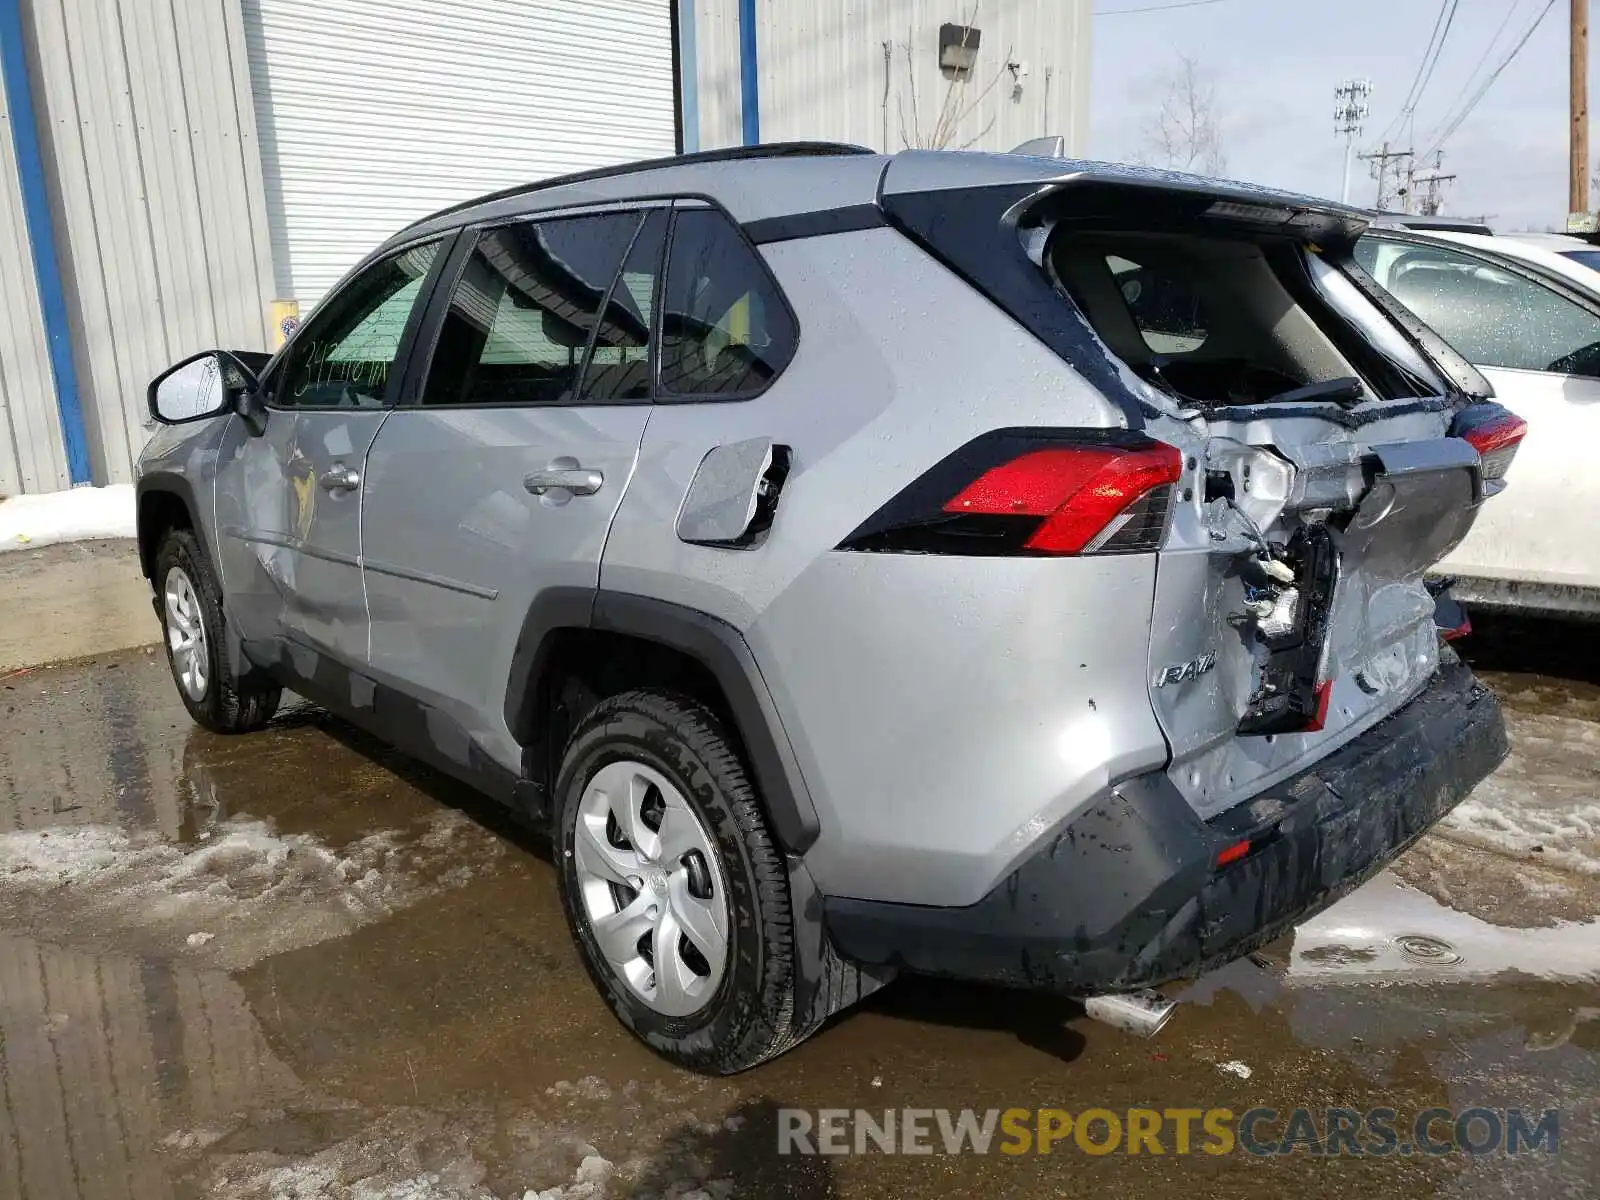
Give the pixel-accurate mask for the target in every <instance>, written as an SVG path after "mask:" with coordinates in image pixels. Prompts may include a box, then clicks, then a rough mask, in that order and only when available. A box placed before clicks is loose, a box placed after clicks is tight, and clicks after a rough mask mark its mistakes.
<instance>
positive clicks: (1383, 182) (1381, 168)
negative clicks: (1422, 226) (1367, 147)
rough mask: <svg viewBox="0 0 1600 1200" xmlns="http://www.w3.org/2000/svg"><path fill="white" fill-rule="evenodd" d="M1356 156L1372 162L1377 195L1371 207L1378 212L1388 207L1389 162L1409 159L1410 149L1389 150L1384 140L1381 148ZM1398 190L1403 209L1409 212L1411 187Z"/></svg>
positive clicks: (1363, 160)
mask: <svg viewBox="0 0 1600 1200" xmlns="http://www.w3.org/2000/svg"><path fill="white" fill-rule="evenodd" d="M1358 157H1359V158H1360V159H1361V161H1362V162H1368V163H1371V164H1372V174H1373V177H1374V178H1375V179H1376V180H1377V181H1378V197H1377V199H1376V200H1375V201H1374V202H1373V205H1372V207H1373V208H1375V209H1377V210H1378V211H1379V212H1384V211H1386V210H1387V209H1388V207H1389V169H1390V168H1389V164H1390V163H1391V162H1393V163H1399V162H1401V161H1403V160H1407V159H1409V158H1410V157H1411V151H1410V150H1391V149H1389V143H1388V142H1385V143H1384V144H1383V149H1382V150H1374V151H1372V152H1371V153H1370V154H1362V155H1359V156H1358ZM1399 191H1400V193H1401V195H1400V199H1402V200H1404V201H1405V204H1406V208H1405V211H1406V212H1410V211H1411V189H1410V188H1406V187H1403V188H1400V189H1399Z"/></svg>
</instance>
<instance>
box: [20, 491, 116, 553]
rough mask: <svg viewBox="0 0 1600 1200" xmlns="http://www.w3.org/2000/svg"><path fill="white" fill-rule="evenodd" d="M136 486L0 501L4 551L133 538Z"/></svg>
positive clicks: (41, 493)
mask: <svg viewBox="0 0 1600 1200" xmlns="http://www.w3.org/2000/svg"><path fill="white" fill-rule="evenodd" d="M134 526H135V519H134V503H133V485H132V484H131V483H114V484H112V485H111V486H110V487H98V488H97V487H81V488H73V489H71V490H70V491H66V492H39V493H37V494H34V495H29V496H12V497H11V498H10V499H9V500H3V501H0V550H19V549H23V548H29V549H31V548H33V547H36V546H49V545H53V544H54V543H56V542H77V541H83V540H86V539H88V538H131V537H133V536H135V528H134Z"/></svg>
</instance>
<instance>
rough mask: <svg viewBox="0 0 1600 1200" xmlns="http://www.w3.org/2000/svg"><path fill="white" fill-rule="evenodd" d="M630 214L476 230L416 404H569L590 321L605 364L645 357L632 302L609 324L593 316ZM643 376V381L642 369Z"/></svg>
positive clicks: (633, 231)
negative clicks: (622, 322) (621, 321)
mask: <svg viewBox="0 0 1600 1200" xmlns="http://www.w3.org/2000/svg"><path fill="white" fill-rule="evenodd" d="M640 221H641V217H640V214H638V213H603V214H597V215H594V216H582V217H561V218H554V219H551V220H545V221H525V222H520V223H518V224H516V225H508V226H505V227H504V228H501V229H492V230H489V231H487V232H485V233H484V234H483V235H482V237H480V238H479V240H478V245H477V247H476V248H475V249H474V250H473V252H472V256H471V258H470V259H469V260H468V261H467V264H466V266H465V268H464V269H463V271H462V274H461V279H460V281H459V282H458V283H457V284H456V287H455V291H454V293H453V294H452V296H451V299H450V308H449V311H448V312H447V313H446V315H445V318H444V323H443V326H442V327H441V329H440V332H439V341H438V346H437V348H436V349H435V350H434V355H433V365H432V367H431V368H430V370H429V372H428V383H427V387H426V389H425V390H424V392H423V398H422V402H423V404H425V405H502V404H569V403H572V402H573V400H574V399H575V397H576V396H577V393H578V381H579V377H580V374H581V372H582V370H583V364H584V360H585V356H586V353H587V351H588V349H589V346H590V343H591V340H592V339H593V337H594V335H595V333H596V331H597V330H598V331H599V332H600V333H601V334H602V335H604V339H605V341H606V343H607V348H606V354H607V356H608V362H609V365H621V363H622V362H623V355H625V354H627V353H628V352H629V351H632V352H633V353H634V357H632V358H629V359H627V360H626V361H627V362H628V363H629V364H630V365H635V364H637V363H639V362H647V361H648V334H647V329H648V321H647V320H645V321H644V324H643V327H641V326H640V324H639V319H640V318H641V317H642V314H641V313H639V312H638V310H637V306H635V309H634V311H632V312H630V313H628V314H627V315H628V316H629V317H630V318H632V320H631V321H629V322H627V323H626V325H627V327H626V328H625V329H623V330H621V331H620V332H619V331H618V329H617V326H618V320H617V319H616V305H615V304H613V305H612V306H611V307H610V308H608V309H607V310H606V315H605V318H604V319H602V317H601V309H602V306H603V305H605V302H606V298H607V296H608V295H609V294H610V293H611V290H612V282H613V280H614V279H615V278H616V276H617V272H618V268H619V267H620V266H621V265H622V260H623V257H624V256H625V255H626V254H627V253H628V251H629V249H630V247H631V246H632V245H633V243H634V241H635V238H636V235H637V234H638V233H639V226H640ZM643 383H644V384H645V386H646V387H648V373H647V370H646V371H645V373H644V375H643Z"/></svg>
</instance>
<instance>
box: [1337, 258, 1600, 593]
mask: <svg viewBox="0 0 1600 1200" xmlns="http://www.w3.org/2000/svg"><path fill="white" fill-rule="evenodd" d="M1357 254H1358V256H1363V255H1364V261H1363V265H1368V264H1370V265H1368V270H1369V271H1371V272H1372V273H1373V276H1374V278H1376V279H1377V280H1378V282H1379V283H1381V284H1383V285H1384V286H1385V287H1386V288H1388V290H1389V291H1390V292H1391V293H1392V294H1393V295H1394V296H1395V298H1396V299H1398V300H1400V301H1401V303H1403V304H1405V305H1406V307H1408V308H1409V309H1411V311H1412V312H1414V313H1416V314H1417V316H1419V317H1421V318H1422V319H1423V320H1424V321H1426V322H1427V323H1428V324H1429V325H1431V326H1433V328H1434V329H1435V330H1436V331H1437V332H1438V333H1439V334H1440V335H1441V336H1442V337H1443V338H1444V339H1445V340H1446V341H1447V342H1449V343H1450V344H1451V345H1452V346H1454V347H1455V348H1456V349H1457V350H1458V351H1460V352H1461V354H1462V356H1463V357H1465V358H1466V359H1467V360H1468V361H1469V362H1471V363H1473V364H1474V365H1476V366H1477V367H1478V368H1479V369H1480V370H1482V372H1483V375H1484V378H1486V379H1487V380H1488V381H1489V382H1490V383H1491V384H1493V385H1494V391H1495V398H1496V399H1497V400H1499V402H1500V403H1501V404H1504V405H1505V406H1506V407H1507V408H1509V409H1510V410H1511V411H1512V412H1514V413H1516V414H1517V415H1518V416H1520V417H1521V418H1522V419H1523V420H1525V421H1526V422H1527V423H1528V433H1527V436H1526V437H1525V438H1524V439H1523V442H1522V445H1521V446H1520V447H1519V448H1518V450H1517V456H1516V458H1515V459H1514V460H1513V461H1512V464H1511V470H1510V472H1509V473H1508V474H1507V476H1506V490H1505V492H1504V494H1502V495H1499V496H1495V497H1494V498H1493V499H1491V500H1489V501H1488V502H1487V503H1486V504H1484V505H1483V507H1482V508H1481V509H1480V510H1479V512H1478V519H1477V521H1476V522H1475V523H1474V525H1473V527H1472V532H1470V533H1469V534H1467V537H1466V539H1465V540H1464V541H1463V542H1462V543H1461V544H1460V545H1459V546H1457V547H1456V548H1455V550H1454V551H1452V552H1451V553H1450V555H1449V557H1447V558H1446V559H1445V560H1444V561H1443V562H1441V563H1440V564H1439V566H1438V570H1439V572H1440V573H1442V574H1454V575H1465V576H1472V577H1475V578H1483V579H1493V580H1515V581H1523V582H1530V583H1538V584H1544V585H1550V586H1555V587H1561V586H1570V585H1578V586H1584V587H1600V539H1596V538H1595V537H1594V535H1593V532H1592V530H1591V529H1590V528H1589V519H1588V513H1589V512H1591V511H1592V502H1591V503H1590V504H1589V505H1586V504H1585V498H1586V497H1588V496H1592V495H1593V490H1594V488H1593V478H1594V468H1593V465H1592V462H1591V459H1592V457H1593V456H1592V454H1591V447H1593V446H1594V445H1595V440H1596V438H1597V437H1600V312H1597V311H1596V310H1595V309H1594V307H1592V306H1591V305H1590V304H1589V303H1587V302H1584V301H1582V300H1581V299H1580V297H1579V296H1578V295H1577V294H1576V292H1575V291H1574V292H1569V291H1567V290H1566V289H1565V287H1563V286H1558V285H1557V284H1556V283H1554V282H1553V281H1546V280H1545V279H1544V278H1543V277H1541V276H1537V275H1535V274H1533V273H1532V272H1531V271H1528V272H1524V271H1523V270H1519V269H1516V268H1515V267H1514V265H1512V264H1507V263H1502V262H1499V261H1494V260H1490V259H1487V258H1483V257H1480V256H1479V255H1476V254H1474V253H1472V252H1471V249H1470V248H1469V247H1464V246H1462V247H1458V246H1449V245H1441V244H1439V243H1428V244H1426V245H1423V244H1420V243H1416V242H1408V241H1401V240H1399V239H1382V238H1377V237H1374V236H1371V235H1369V236H1368V237H1366V238H1363V239H1362V248H1361V250H1358V251H1357Z"/></svg>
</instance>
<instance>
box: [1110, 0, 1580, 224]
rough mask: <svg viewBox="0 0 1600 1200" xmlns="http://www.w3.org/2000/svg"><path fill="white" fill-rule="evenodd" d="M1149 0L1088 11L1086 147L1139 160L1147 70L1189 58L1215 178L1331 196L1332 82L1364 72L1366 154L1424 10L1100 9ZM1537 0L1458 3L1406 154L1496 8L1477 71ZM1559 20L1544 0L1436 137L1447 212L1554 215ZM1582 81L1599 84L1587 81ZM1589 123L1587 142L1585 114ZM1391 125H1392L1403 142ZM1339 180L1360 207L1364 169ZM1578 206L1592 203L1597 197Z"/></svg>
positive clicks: (1337, 142)
mask: <svg viewBox="0 0 1600 1200" xmlns="http://www.w3.org/2000/svg"><path fill="white" fill-rule="evenodd" d="M1163 2H1168V3H1170V2H1171V0H1096V3H1095V7H1096V10H1097V12H1098V13H1100V14H1101V15H1097V16H1096V18H1095V23H1094V38H1095V41H1094V81H1093V86H1094V102H1093V107H1092V124H1093V128H1092V132H1091V135H1090V145H1089V153H1090V155H1091V156H1092V157H1095V158H1113V159H1129V158H1134V157H1136V156H1137V155H1138V153H1139V151H1140V149H1141V145H1142V143H1143V141H1144V135H1143V129H1144V127H1145V126H1146V125H1147V124H1148V122H1149V120H1150V118H1151V117H1152V116H1153V115H1154V113H1155V112H1156V110H1157V109H1158V108H1159V106H1160V102H1161V95H1162V91H1163V84H1162V82H1161V79H1162V76H1163V75H1164V74H1166V73H1169V72H1170V71H1171V69H1172V68H1173V67H1174V65H1175V64H1176V63H1177V62H1178V59H1179V56H1180V55H1189V56H1190V57H1192V58H1194V59H1196V60H1197V61H1198V62H1199V63H1200V64H1201V66H1202V67H1203V68H1205V69H1206V71H1208V72H1209V74H1210V76H1211V79H1212V81H1213V83H1214V85H1215V89H1216V97H1217V108H1218V112H1219V116H1220V120H1221V123H1222V128H1223V143H1224V148H1225V150H1226V153H1227V157H1228V169H1227V174H1228V175H1230V176H1232V177H1234V178H1237V179H1246V180H1250V181H1252V182H1256V183H1262V184H1269V185H1274V186H1279V187H1285V188H1290V189H1293V190H1296V191H1304V192H1311V193H1313V194H1316V195H1323V196H1332V197H1334V198H1337V197H1338V194H1339V186H1340V179H1341V175H1342V172H1343V169H1344V143H1343V141H1342V140H1341V139H1337V138H1335V137H1334V134H1333V110H1334V95H1333V92H1334V88H1335V87H1336V86H1337V85H1338V84H1339V83H1340V82H1341V81H1343V80H1346V79H1351V78H1366V79H1370V80H1371V81H1372V84H1373V94H1372V99H1371V104H1372V116H1371V117H1370V118H1369V119H1368V121H1367V127H1366V133H1365V135H1364V137H1363V139H1362V140H1361V141H1360V142H1358V143H1357V149H1358V151H1359V150H1369V149H1374V148H1375V143H1376V142H1377V141H1378V140H1379V138H1380V136H1381V135H1382V134H1383V133H1384V128H1385V126H1387V125H1389V123H1390V121H1391V120H1392V119H1393V118H1395V117H1397V116H1398V114H1399V112H1400V110H1401V107H1402V105H1403V103H1404V101H1405V98H1406V93H1407V90H1408V89H1409V87H1410V86H1411V82H1412V80H1413V78H1414V77H1415V75H1416V72H1417V67H1418V64H1419V62H1420V61H1421V59H1422V54H1423V49H1424V47H1425V46H1426V45H1427V42H1428V36H1429V33H1430V32H1431V31H1432V29H1433V26H1434V20H1435V18H1436V17H1437V16H1438V14H1439V0H1338V2H1337V3H1334V2H1329V0H1317V2H1315V3H1313V2H1312V0H1217V2H1215V3H1210V4H1206V5H1204V6H1200V7H1194V8H1186V9H1171V10H1166V11H1158V12H1147V13H1138V14H1132V13H1130V14H1126V15H1111V13H1112V10H1115V9H1129V8H1139V7H1144V6H1146V5H1150V4H1158V3H1163ZM1546 3H1547V0H1459V5H1458V9H1457V11H1456V14H1455V19H1454V22H1453V25H1452V27H1451V29H1450V32H1449V36H1448V38H1447V39H1446V41H1445V45H1444V50H1443V53H1442V55H1441V57H1440V59H1439V63H1438V67H1437V69H1436V70H1435V71H1434V73H1433V77H1432V79H1431V80H1430V81H1429V83H1428V85H1427V88H1426V90H1425V91H1424V93H1423V95H1422V99H1421V101H1420V102H1419V103H1418V105H1417V109H1416V116H1415V130H1416V132H1415V138H1416V141H1417V142H1418V143H1419V145H1418V146H1417V149H1419V150H1422V149H1425V148H1426V146H1427V145H1428V144H1431V136H1432V135H1433V134H1434V131H1435V129H1436V128H1437V127H1438V126H1439V125H1440V124H1441V122H1443V121H1444V120H1445V119H1446V118H1447V114H1448V113H1450V112H1451V111H1452V109H1453V108H1454V107H1455V104H1456V100H1457V97H1458V96H1459V95H1460V93H1461V91H1462V88H1463V86H1464V85H1466V84H1467V82H1468V77H1469V75H1471V73H1472V71H1473V69H1474V68H1475V67H1477V66H1478V64H1479V62H1480V60H1481V59H1482V58H1483V55H1484V52H1485V50H1486V49H1487V48H1488V47H1489V45H1490V40H1491V38H1493V37H1494V36H1495V33H1496V30H1497V29H1499V28H1500V27H1501V23H1502V21H1505V20H1506V16H1507V13H1508V12H1509V13H1511V17H1510V20H1509V23H1507V25H1506V26H1505V29H1504V31H1503V32H1502V33H1501V34H1500V37H1499V41H1498V42H1497V43H1495V46H1494V50H1493V52H1492V53H1491V54H1490V56H1489V59H1488V62H1487V65H1486V66H1485V68H1484V69H1483V70H1481V71H1480V72H1479V75H1478V78H1479V79H1480V80H1481V79H1482V78H1483V76H1484V75H1485V74H1487V72H1488V70H1489V69H1492V68H1493V67H1494V66H1496V65H1498V64H1499V63H1500V62H1501V61H1502V60H1503V59H1504V57H1505V55H1506V54H1507V53H1508V52H1509V51H1510V49H1511V46H1512V44H1513V43H1514V41H1515V40H1516V38H1518V37H1520V36H1521V34H1522V33H1523V32H1524V31H1525V30H1526V29H1527V28H1528V26H1529V25H1530V24H1531V23H1532V21H1533V19H1534V17H1535V16H1536V15H1537V14H1538V12H1539V11H1540V10H1541V9H1543V8H1544V7H1545V4H1546ZM1567 21H1568V5H1567V4H1566V3H1564V2H1562V0H1556V3H1555V5H1554V7H1553V8H1552V9H1551V10H1550V12H1549V13H1548V14H1547V15H1546V16H1545V18H1544V20H1543V22H1541V24H1540V25H1539V27H1538V29H1537V30H1536V31H1535V32H1534V34H1533V36H1532V38H1530V39H1529V41H1528V43H1527V45H1525V46H1524V47H1523V48H1522V51H1521V52H1520V53H1519V54H1518V55H1517V57H1516V58H1515V59H1514V60H1513V61H1512V62H1511V64H1510V65H1509V66H1508V67H1507V68H1506V69H1505V70H1504V72H1503V73H1502V74H1501V75H1500V77H1499V78H1498V79H1497V80H1496V81H1495V83H1494V85H1493V87H1492V88H1490V90H1489V91H1488V92H1487V93H1486V95H1485V96H1484V98H1483V100H1482V101H1481V102H1480V103H1479V104H1478V106H1477V107H1476V108H1475V109H1474V110H1473V112H1472V115H1471V116H1469V117H1468V118H1467V119H1466V121H1465V122H1464V123H1462V125H1461V126H1460V128H1459V129H1458V130H1457V131H1456V132H1455V134H1454V135H1453V136H1451V137H1450V138H1449V139H1448V140H1447V141H1446V142H1445V143H1444V146H1443V149H1444V170H1445V171H1446V172H1452V171H1453V172H1455V173H1456V174H1457V175H1458V176H1459V178H1458V179H1457V180H1456V181H1455V182H1454V183H1452V184H1448V185H1446V191H1445V205H1444V211H1445V212H1446V213H1453V214H1457V215H1480V214H1486V215H1489V216H1490V218H1491V221H1492V223H1493V224H1494V225H1495V227H1496V228H1499V229H1542V228H1545V227H1546V226H1562V225H1564V223H1565V220H1566V209H1567V66H1568V55H1567ZM1595 36H1597V37H1600V28H1597V29H1596V31H1595ZM1595 83H1596V85H1597V86H1600V77H1597V78H1596V80H1595ZM1474 86H1475V85H1474ZM1469 94H1470V93H1469ZM1595 129H1596V136H1597V137H1600V120H1597V121H1596V123H1595ZM1390 134H1391V137H1393V136H1395V134H1394V131H1392V130H1391V131H1390ZM1406 136H1407V135H1406V133H1404V132H1401V133H1400V134H1399V137H1400V140H1401V142H1402V144H1404V142H1405V138H1406ZM1597 146H1600V143H1597ZM1352 181H1353V182H1352V187H1351V199H1352V200H1353V201H1354V202H1356V203H1359V204H1371V203H1372V202H1373V195H1374V186H1375V185H1374V183H1373V180H1372V178H1371V176H1370V175H1369V174H1368V171H1367V164H1365V163H1361V162H1359V161H1358V162H1357V163H1356V165H1355V170H1354V172H1353V174H1352ZM1590 203H1591V205H1594V204H1600V196H1596V197H1591V201H1590Z"/></svg>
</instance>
